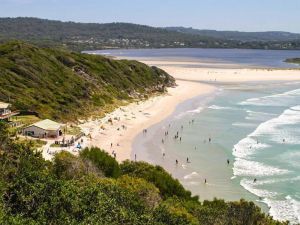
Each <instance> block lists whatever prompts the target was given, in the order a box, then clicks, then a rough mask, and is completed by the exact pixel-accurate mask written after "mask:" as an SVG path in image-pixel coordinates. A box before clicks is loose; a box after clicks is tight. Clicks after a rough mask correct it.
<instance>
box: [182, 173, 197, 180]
mask: <svg viewBox="0 0 300 225" xmlns="http://www.w3.org/2000/svg"><path fill="white" fill-rule="evenodd" d="M197 177H199V174H198V173H197V172H192V173H190V174H188V175H185V176H184V177H183V178H184V179H185V180H188V179H194V178H197Z"/></svg>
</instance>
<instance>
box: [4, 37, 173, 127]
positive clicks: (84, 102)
mask: <svg viewBox="0 0 300 225" xmlns="http://www.w3.org/2000/svg"><path fill="white" fill-rule="evenodd" d="M174 83H175V81H174V79H173V78H172V77H171V76H169V75H168V74H167V73H166V72H164V71H162V70H160V69H158V68H156V67H149V66H147V65H145V64H142V63H139V62H137V61H128V60H112V59H108V58H105V57H102V56H96V55H87V54H80V53H74V52H68V51H62V50H58V49H50V48H39V47H36V46H34V45H31V44H27V43H24V42H20V41H12V42H9V43H6V44H3V45H0V86H1V88H0V101H5V102H7V101H10V103H12V105H13V107H15V108H16V109H19V110H27V111H34V112H37V113H38V114H39V116H40V117H44V118H46V117H47V118H52V119H59V120H63V121H65V120H76V119H77V118H79V117H87V116H90V115H91V114H92V113H93V112H95V111H99V113H100V112H103V111H105V110H108V109H110V108H113V107H114V106H116V105H117V104H120V101H122V100H126V101H130V100H132V99H140V98H144V97H147V95H150V94H152V93H155V92H162V91H163V89H164V86H172V85H174Z"/></svg>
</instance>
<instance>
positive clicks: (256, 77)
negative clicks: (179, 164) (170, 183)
mask: <svg viewBox="0 0 300 225" xmlns="http://www.w3.org/2000/svg"><path fill="white" fill-rule="evenodd" d="M137 60H139V59H137ZM141 62H143V63H145V64H147V65H149V66H155V65H157V66H158V67H159V68H161V69H163V70H165V71H166V72H167V73H169V74H170V75H171V76H173V77H174V78H175V79H176V83H177V86H176V87H175V88H168V92H167V93H166V94H164V95H160V96H156V97H151V98H150V99H149V100H146V101H141V102H139V103H138V104H137V103H131V104H129V105H127V106H124V107H120V108H118V109H116V110H114V111H113V112H111V113H109V114H107V115H106V116H105V117H104V118H102V119H97V120H89V121H87V122H85V123H83V124H80V125H79V126H80V127H81V128H82V130H83V131H84V132H85V133H86V134H89V135H91V139H87V143H86V147H92V146H95V147H99V148H101V149H103V150H105V151H107V152H108V153H110V154H111V153H112V152H115V153H116V159H117V160H118V161H119V162H121V161H124V160H127V159H131V158H132V157H131V153H132V152H133V146H132V145H133V143H134V140H135V138H136V137H137V136H138V135H139V134H140V133H141V132H142V131H143V130H144V129H147V128H148V127H150V126H152V125H155V124H158V123H160V122H161V121H163V120H164V119H166V118H167V117H169V116H170V115H171V114H172V113H173V112H174V111H175V109H176V107H177V106H178V105H179V104H180V103H183V102H185V101H187V100H189V99H192V98H194V97H201V96H204V95H209V94H213V93H214V91H215V90H216V89H217V87H216V84H218V83H223V84H226V83H227V84H230V83H234V84H242V83H245V82H246V83H247V82H254V81H256V82H271V81H276V82H278V81H289V82H294V81H300V71H299V70H297V69H291V70H286V69H282V70H281V69H256V68H244V69H241V68H233V69H232V68H202V67H199V68H197V67H190V65H194V64H195V62H186V61H184V62H182V63H179V62H178V61H155V60H154V59H151V58H150V59H149V60H145V59H143V60H141ZM178 63H179V64H180V66H178ZM166 106H167V107H166ZM109 119H111V120H112V121H113V122H112V123H109V122H108V120H109ZM101 127H102V128H104V129H102V128H101ZM125 127H126V129H124V128H125Z"/></svg>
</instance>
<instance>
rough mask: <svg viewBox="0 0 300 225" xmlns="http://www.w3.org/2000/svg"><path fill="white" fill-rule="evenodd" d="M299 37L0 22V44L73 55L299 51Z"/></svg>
mask: <svg viewBox="0 0 300 225" xmlns="http://www.w3.org/2000/svg"><path fill="white" fill-rule="evenodd" d="M299 37H300V35H299V34H293V33H287V32H231V31H210V30H196V29H192V28H184V27H171V28H170V27H169V28H157V27H151V26H145V25H139V24H131V23H104V24H100V23H75V22H62V21H55V20H46V19H39V18H30V17H18V18H0V42H3V41H8V40H13V39H17V40H24V41H28V42H31V43H34V44H37V45H39V46H48V47H49V46H50V47H53V46H56V47H63V48H67V49H72V50H76V51H83V50H97V49H107V48H246V49H249V48H250V49H251V48H253V49H300V39H299Z"/></svg>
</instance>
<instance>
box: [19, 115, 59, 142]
mask: <svg viewBox="0 0 300 225" xmlns="http://www.w3.org/2000/svg"><path fill="white" fill-rule="evenodd" d="M63 127H64V124H60V123H57V122H54V121H52V120H48V119H46V120H42V121H39V122H37V123H34V124H32V125H30V126H28V127H26V128H24V129H23V134H24V135H25V136H31V137H36V138H57V137H59V136H61V135H62V134H63V132H62V129H63Z"/></svg>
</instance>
